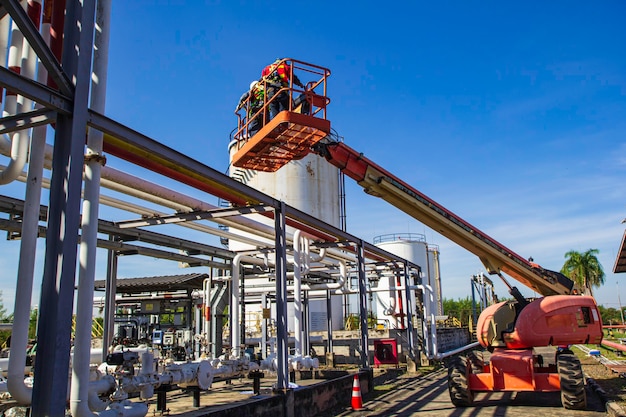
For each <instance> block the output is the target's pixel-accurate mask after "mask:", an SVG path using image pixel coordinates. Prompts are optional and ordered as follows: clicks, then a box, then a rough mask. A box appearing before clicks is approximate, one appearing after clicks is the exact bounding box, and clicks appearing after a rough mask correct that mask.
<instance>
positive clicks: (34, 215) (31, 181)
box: [2, 1, 50, 404]
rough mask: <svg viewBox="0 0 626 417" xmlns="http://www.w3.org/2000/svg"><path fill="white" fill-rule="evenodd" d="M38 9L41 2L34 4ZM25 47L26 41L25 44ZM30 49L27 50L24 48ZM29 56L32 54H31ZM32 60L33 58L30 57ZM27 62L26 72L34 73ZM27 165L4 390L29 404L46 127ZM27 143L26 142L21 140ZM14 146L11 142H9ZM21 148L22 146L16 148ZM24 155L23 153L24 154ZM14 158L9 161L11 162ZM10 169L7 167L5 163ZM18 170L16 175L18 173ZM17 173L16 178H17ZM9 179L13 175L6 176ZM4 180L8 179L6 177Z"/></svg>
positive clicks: (36, 133) (38, 131) (42, 73)
mask: <svg viewBox="0 0 626 417" xmlns="http://www.w3.org/2000/svg"><path fill="white" fill-rule="evenodd" d="M38 3H39V5H40V6H41V2H40V1H39V2H38ZM5 20H6V19H5ZM49 26H50V25H49V24H48V25H44V26H43V28H42V29H43V31H42V37H43V39H44V41H45V42H46V44H48V43H49V39H50V30H49ZM25 43H26V44H27V42H25ZM28 49H29V50H30V47H28ZM31 55H33V56H34V54H32V51H31ZM33 61H34V58H33ZM31 65H32V64H31V63H30V62H29V63H28V64H27V65H26V67H27V68H29V69H28V71H29V72H30V71H34V69H33V68H31ZM47 77H48V72H47V71H46V69H45V67H44V66H43V65H39V69H38V74H37V80H38V81H39V82H41V83H45V80H46V79H47ZM32 141H33V142H32V146H31V153H30V163H29V165H28V175H27V180H26V194H25V198H24V213H23V219H22V232H21V233H22V236H21V241H20V255H19V260H18V269H17V283H16V286H15V304H14V307H13V325H14V327H13V331H12V334H11V355H10V356H9V367H8V370H7V375H8V382H7V387H8V390H9V393H10V394H11V396H12V397H13V398H14V399H15V400H16V401H17V402H19V403H21V404H30V403H31V401H32V388H31V387H28V386H26V384H25V383H24V364H25V363H26V346H27V345H28V328H29V325H30V307H31V300H32V292H33V279H34V271H35V254H36V252H37V239H38V238H39V208H40V202H41V185H42V177H43V163H44V162H43V161H44V150H45V143H46V127H45V126H40V127H38V128H35V129H34V130H33V139H32ZM23 143H27V140H25V141H23V142H22V144H23ZM13 145H15V142H13ZM20 146H22V145H20ZM24 152H25V153H27V152H26V151H24ZM13 161H14V159H13V158H12V162H13ZM9 166H11V164H9ZM17 166H19V163H14V165H13V168H7V169H5V170H3V171H2V173H5V172H7V173H9V172H11V171H12V169H15V168H16V167H17ZM22 168H23V165H22V166H21V168H20V172H19V174H21V169H22ZM19 174H18V175H17V176H19ZM8 175H9V176H13V174H8ZM7 178H8V177H7Z"/></svg>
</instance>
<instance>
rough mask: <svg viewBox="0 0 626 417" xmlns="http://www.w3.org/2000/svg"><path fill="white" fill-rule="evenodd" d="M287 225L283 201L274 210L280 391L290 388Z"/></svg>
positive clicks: (278, 385) (277, 350) (277, 351)
mask: <svg viewBox="0 0 626 417" xmlns="http://www.w3.org/2000/svg"><path fill="white" fill-rule="evenodd" d="M285 224H286V221H285V203H284V202H282V201H281V202H280V203H279V204H278V207H276V208H275V210H274V226H275V228H276V246H275V247H276V344H277V349H276V355H277V360H278V370H277V371H278V381H277V388H278V389H279V390H283V389H287V388H288V387H289V364H288V359H289V358H288V356H289V345H288V340H289V339H288V337H289V335H288V334H287V250H286V234H285Z"/></svg>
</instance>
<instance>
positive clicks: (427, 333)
mask: <svg viewBox="0 0 626 417" xmlns="http://www.w3.org/2000/svg"><path fill="white" fill-rule="evenodd" d="M426 287H427V286H426V285H418V288H419V289H421V290H422V305H423V308H424V316H423V319H422V332H423V334H424V350H425V353H426V357H427V358H429V359H430V358H432V349H431V345H430V342H431V340H432V339H431V337H430V327H429V326H428V319H429V317H430V303H429V302H428V291H427V290H426Z"/></svg>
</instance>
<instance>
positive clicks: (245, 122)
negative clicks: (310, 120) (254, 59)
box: [231, 58, 330, 149]
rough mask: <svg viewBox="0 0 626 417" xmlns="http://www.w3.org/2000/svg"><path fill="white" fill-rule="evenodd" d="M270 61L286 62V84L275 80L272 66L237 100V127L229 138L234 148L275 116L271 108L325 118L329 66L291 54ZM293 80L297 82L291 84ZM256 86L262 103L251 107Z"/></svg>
mask: <svg viewBox="0 0 626 417" xmlns="http://www.w3.org/2000/svg"><path fill="white" fill-rule="evenodd" d="M273 65H275V67H279V66H281V65H284V66H285V69H286V74H287V78H288V84H285V83H284V82H282V83H281V82H277V81H276V78H277V77H276V76H275V71H276V70H274V72H272V73H270V74H268V75H266V76H265V77H260V78H259V80H258V84H257V86H256V87H255V88H254V89H252V90H250V91H249V92H248V93H249V94H248V97H247V98H246V99H245V100H243V101H242V102H241V103H239V106H238V108H237V110H236V111H235V114H236V116H237V129H235V131H234V132H233V134H232V137H231V140H236V141H237V144H238V146H237V149H240V148H241V146H243V143H245V142H246V141H247V140H248V139H250V138H251V137H252V136H254V134H255V133H256V132H257V131H258V130H260V129H261V128H262V127H263V126H264V125H266V124H267V123H269V122H270V121H271V120H272V119H273V117H275V116H276V114H273V113H274V112H271V110H272V109H273V108H274V109H280V110H287V111H290V112H295V113H302V114H306V115H308V116H311V117H316V118H321V119H326V107H327V106H328V104H329V103H330V99H329V98H328V97H327V91H326V88H327V85H326V80H327V79H328V77H329V76H330V70H329V69H327V68H324V67H320V66H318V65H314V64H310V63H307V62H303V61H298V60H295V59H292V58H284V59H281V60H277V61H276V62H274V64H273ZM296 80H297V81H298V82H297V83H295V84H294V81H296ZM300 80H301V81H300ZM297 84H301V85H302V86H303V87H300V86H298V85H297ZM255 89H260V90H261V91H262V93H260V94H262V95H263V104H262V106H260V107H259V108H254V104H255V102H256V100H255V96H254V94H255V92H254V90H255ZM307 108H308V109H307ZM275 113H278V111H276V112H275ZM255 120H256V121H257V122H258V123H257V125H256V126H254V123H253V122H254V121H255ZM251 127H257V128H258V130H257V129H255V130H252V129H251Z"/></svg>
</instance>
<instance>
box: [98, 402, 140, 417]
mask: <svg viewBox="0 0 626 417" xmlns="http://www.w3.org/2000/svg"><path fill="white" fill-rule="evenodd" d="M146 414H148V404H147V403H144V402H132V401H130V400H124V401H121V402H117V403H113V404H111V408H110V409H108V410H105V411H102V412H100V413H98V414H97V415H98V416H99V417H144V416H145V415H146Z"/></svg>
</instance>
